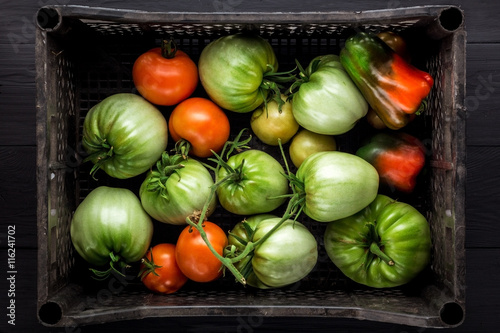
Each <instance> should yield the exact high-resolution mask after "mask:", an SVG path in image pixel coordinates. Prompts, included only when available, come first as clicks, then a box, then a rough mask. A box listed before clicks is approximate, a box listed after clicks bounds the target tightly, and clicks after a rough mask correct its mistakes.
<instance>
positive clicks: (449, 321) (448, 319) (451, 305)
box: [439, 302, 465, 326]
mask: <svg viewBox="0 0 500 333" xmlns="http://www.w3.org/2000/svg"><path fill="white" fill-rule="evenodd" d="M464 315H465V313H464V309H463V308H462V306H461V305H460V304H458V303H456V302H447V303H445V304H443V306H442V307H441V309H440V311H439V316H440V318H441V320H442V321H443V323H445V324H446V325H449V326H458V325H460V324H461V323H462V322H463V320H464V317H465V316H464Z"/></svg>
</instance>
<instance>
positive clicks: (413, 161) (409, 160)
mask: <svg viewBox="0 0 500 333" xmlns="http://www.w3.org/2000/svg"><path fill="white" fill-rule="evenodd" d="M356 155H358V156H359V157H361V158H362V159H364V160H366V161H367V162H369V163H370V164H371V165H373V166H374V167H375V169H376V170H377V172H378V174H379V177H380V184H381V185H385V186H387V187H389V188H390V189H395V190H398V191H400V192H404V193H411V192H413V190H414V188H415V186H416V183H417V176H418V175H419V174H420V171H421V170H422V168H423V167H424V165H425V147H424V145H423V143H422V142H421V141H420V140H419V139H418V138H416V137H414V136H412V135H410V134H407V133H404V132H380V133H377V134H375V135H374V136H372V137H371V138H370V139H369V140H368V142H367V143H366V144H365V145H363V146H362V147H360V148H359V149H358V150H357V151H356Z"/></svg>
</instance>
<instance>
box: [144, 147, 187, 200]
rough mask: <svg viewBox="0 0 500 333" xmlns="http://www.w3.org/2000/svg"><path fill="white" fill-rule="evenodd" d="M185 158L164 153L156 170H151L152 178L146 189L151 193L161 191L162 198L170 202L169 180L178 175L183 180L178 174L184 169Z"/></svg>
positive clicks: (157, 163)
mask: <svg viewBox="0 0 500 333" xmlns="http://www.w3.org/2000/svg"><path fill="white" fill-rule="evenodd" d="M184 160H185V158H184V157H183V156H181V155H179V154H175V155H173V156H170V155H169V154H168V153H167V152H163V153H162V155H161V159H160V160H158V161H157V162H156V168H155V169H154V170H153V169H152V170H151V174H152V177H151V178H150V181H149V183H148V184H147V186H146V189H147V190H148V191H150V192H156V191H160V196H161V197H162V198H164V199H165V200H170V198H169V195H168V189H167V184H166V183H167V180H168V179H169V178H170V176H171V175H172V174H174V173H176V174H177V175H178V176H179V180H180V178H181V176H180V174H179V173H178V170H179V169H182V168H184V167H185V166H184V164H182V161H184Z"/></svg>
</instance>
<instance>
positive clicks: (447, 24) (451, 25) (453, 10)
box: [439, 7, 464, 32]
mask: <svg viewBox="0 0 500 333" xmlns="http://www.w3.org/2000/svg"><path fill="white" fill-rule="evenodd" d="M463 20H464V16H463V13H462V11H461V10H460V9H459V8H457V7H450V8H446V9H444V10H443V11H442V12H441V13H440V15H439V23H440V24H441V26H442V27H443V29H445V30H447V31H450V32H451V31H455V30H457V29H458V28H459V27H460V26H461V25H462V22H463Z"/></svg>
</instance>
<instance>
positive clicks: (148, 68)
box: [132, 42, 198, 105]
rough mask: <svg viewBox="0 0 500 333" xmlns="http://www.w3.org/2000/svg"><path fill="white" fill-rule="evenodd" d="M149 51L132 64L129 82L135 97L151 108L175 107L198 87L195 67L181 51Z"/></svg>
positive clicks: (175, 49) (155, 49) (164, 49)
mask: <svg viewBox="0 0 500 333" xmlns="http://www.w3.org/2000/svg"><path fill="white" fill-rule="evenodd" d="M167 43H168V42H164V44H163V45H162V47H157V48H153V49H151V50H149V51H147V52H145V53H143V54H142V55H140V56H139V57H138V58H137V60H136V61H135V62H134V66H133V68H132V78H133V81H134V85H135V87H136V88H137V90H138V91H139V93H140V94H141V95H142V97H144V98H145V99H147V100H148V101H150V102H151V103H153V104H157V105H175V104H178V103H179V102H181V101H183V100H185V99H186V98H188V97H189V96H191V94H192V93H193V92H194V91H195V89H196V87H197V85H198V67H197V66H196V64H195V63H194V62H193V60H191V58H190V57H189V56H188V55H187V54H186V53H185V52H183V51H181V50H177V48H176V47H175V46H174V47H172V46H170V49H168V46H167V45H166V44H167Z"/></svg>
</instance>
